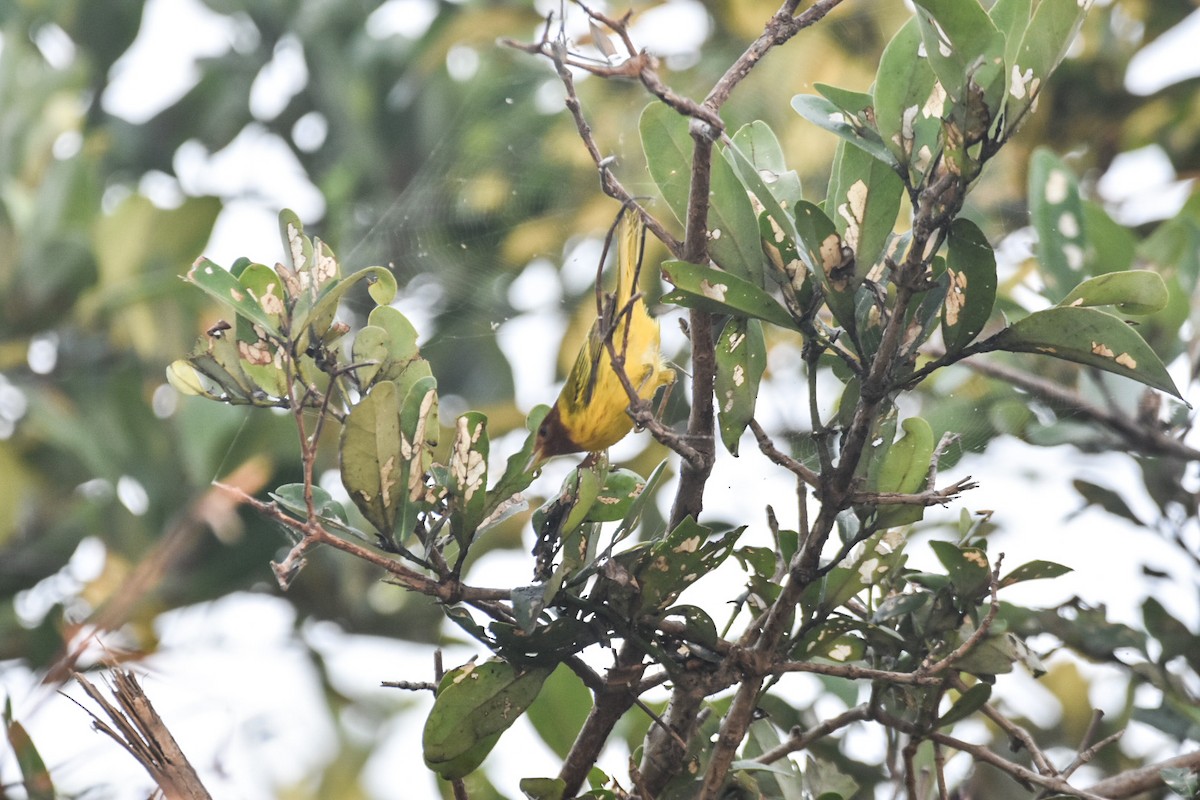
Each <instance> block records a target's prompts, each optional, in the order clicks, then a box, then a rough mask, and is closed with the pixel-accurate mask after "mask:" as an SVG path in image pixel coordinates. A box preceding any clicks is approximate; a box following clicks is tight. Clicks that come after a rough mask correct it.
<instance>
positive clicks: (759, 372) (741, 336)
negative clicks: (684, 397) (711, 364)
mask: <svg viewBox="0 0 1200 800" xmlns="http://www.w3.org/2000/svg"><path fill="white" fill-rule="evenodd" d="M766 368H767V344H766V340H765V339H764V338H763V330H762V323H761V322H759V321H758V320H756V319H747V318H746V317H731V318H730V319H729V321H728V322H726V323H725V327H724V328H723V329H722V331H721V335H720V337H719V338H718V339H717V377H716V385H715V387H714V389H715V391H716V397H717V420H718V422H719V424H720V428H721V441H722V442H723V443H724V444H725V448H726V449H727V450H729V452H730V453H732V454H733V455H735V456H736V455H737V454H738V441H739V440H740V439H741V438H742V433H743V432H744V431H745V430H746V426H747V425H749V424H750V420H751V419H752V418H753V417H754V405H755V402H756V401H757V400H758V386H759V381H761V380H762V376H763V372H764V371H765V370H766Z"/></svg>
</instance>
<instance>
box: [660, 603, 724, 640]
mask: <svg viewBox="0 0 1200 800" xmlns="http://www.w3.org/2000/svg"><path fill="white" fill-rule="evenodd" d="M662 616H663V619H666V618H668V617H683V624H684V628H685V634H686V636H687V639H688V641H690V642H695V643H696V644H700V645H704V646H705V647H716V646H717V639H718V635H717V626H716V623H714V622H713V620H712V617H710V616H709V615H708V612H707V611H705V610H704V609H702V608H700V607H699V606H689V605H682V606H672V607H671V608H669V609H667V610H666V611H665V612H663V615H662Z"/></svg>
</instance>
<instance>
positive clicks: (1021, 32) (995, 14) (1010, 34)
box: [988, 0, 1033, 97]
mask: <svg viewBox="0 0 1200 800" xmlns="http://www.w3.org/2000/svg"><path fill="white" fill-rule="evenodd" d="M1032 13H1033V0H996V2H995V3H994V4H993V5H992V7H991V10H989V11H988V16H989V17H991V18H992V24H993V25H995V26H996V30H998V31H1000V34H1001V35H1002V36H1003V37H1004V64H1005V75H1006V83H1005V89H1006V90H1007V88H1008V84H1007V77H1009V76H1011V72H1012V70H1011V67H1012V65H1013V64H1014V63H1016V60H1017V53H1018V52H1019V51H1020V49H1021V41H1022V40H1023V39H1024V38H1025V29H1026V28H1028V27H1029V17H1030V15H1031V14H1032ZM1005 96H1006V97H1007V92H1006V95H1005Z"/></svg>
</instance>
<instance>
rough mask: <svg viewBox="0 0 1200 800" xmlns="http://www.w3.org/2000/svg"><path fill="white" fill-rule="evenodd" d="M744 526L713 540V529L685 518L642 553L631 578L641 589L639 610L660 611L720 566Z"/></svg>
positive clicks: (690, 518) (744, 528) (731, 549)
mask: <svg viewBox="0 0 1200 800" xmlns="http://www.w3.org/2000/svg"><path fill="white" fill-rule="evenodd" d="M744 530H746V526H744V525H743V526H742V527H740V528H735V529H733V530H731V531H729V532H727V533H725V534H724V535H722V536H718V537H715V538H710V537H712V529H711V528H707V527H705V526H703V525H700V524H699V523H697V522H696V520H695V519H693V518H692V517H691V516H688V517H686V518H685V519H684V520H683V521H682V522H680V523H679V524H678V525H677V526H675V528H674V530H672V531H671V532H670V533H668V534H667V535H666V536H665V537H663V538H662V539H660V540H658V541H657V542H654V544H653V545H652V546H651V547H650V548H649V549H648V550H646V551H643V552H642V553H641V556H640V558H639V559H638V564H637V565H636V566H635V567H634V569H633V570H632V571H633V575H634V577H635V578H636V580H637V582H638V585H639V586H640V587H641V593H640V596H639V606H638V607H639V609H640V610H641V611H642V612H643V613H644V612H648V611H653V612H657V611H662V610H663V609H665V608H667V607H668V606H670V605H671V604H672V603H674V602H675V599H676V598H678V597H679V595H680V593H681V592H683V590H684V589H686V588H687V587H689V586H691V585H692V584H693V583H695V582H696V581H698V580H699V579H700V578H701V577H703V576H704V575H707V574H708V573H709V572H712V571H713V570H715V569H716V568H717V567H719V566H720V565H721V564H722V563H723V562H724V561H725V559H726V558H728V557H729V555H730V554H731V553H732V552H733V548H734V545H735V544H736V543H737V539H738V537H739V536H741V535H742V532H743V531H744Z"/></svg>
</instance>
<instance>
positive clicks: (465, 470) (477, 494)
mask: <svg viewBox="0 0 1200 800" xmlns="http://www.w3.org/2000/svg"><path fill="white" fill-rule="evenodd" d="M488 452H489V443H488V433H487V417H486V416H484V415H483V414H481V413H479V412H478V411H469V412H467V413H466V414H463V415H462V416H460V417H459V418H458V420H457V421H456V422H455V426H454V442H453V443H452V444H451V445H450V461H449V463H448V464H447V468H448V469H449V472H450V487H449V488H450V503H451V507H450V510H449V512H448V513H449V516H450V531H451V533H452V534H453V535H454V538H456V539H457V540H458V541H459V543H460V544H462V545H464V546H465V545H466V544H467V543H468V542H469V541H470V540H471V538H472V537H473V536H474V535H475V531H476V529H477V528H478V527H479V523H480V522H482V521H483V517H484V509H485V508H486V506H487V474H488V471H487V463H488Z"/></svg>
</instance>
